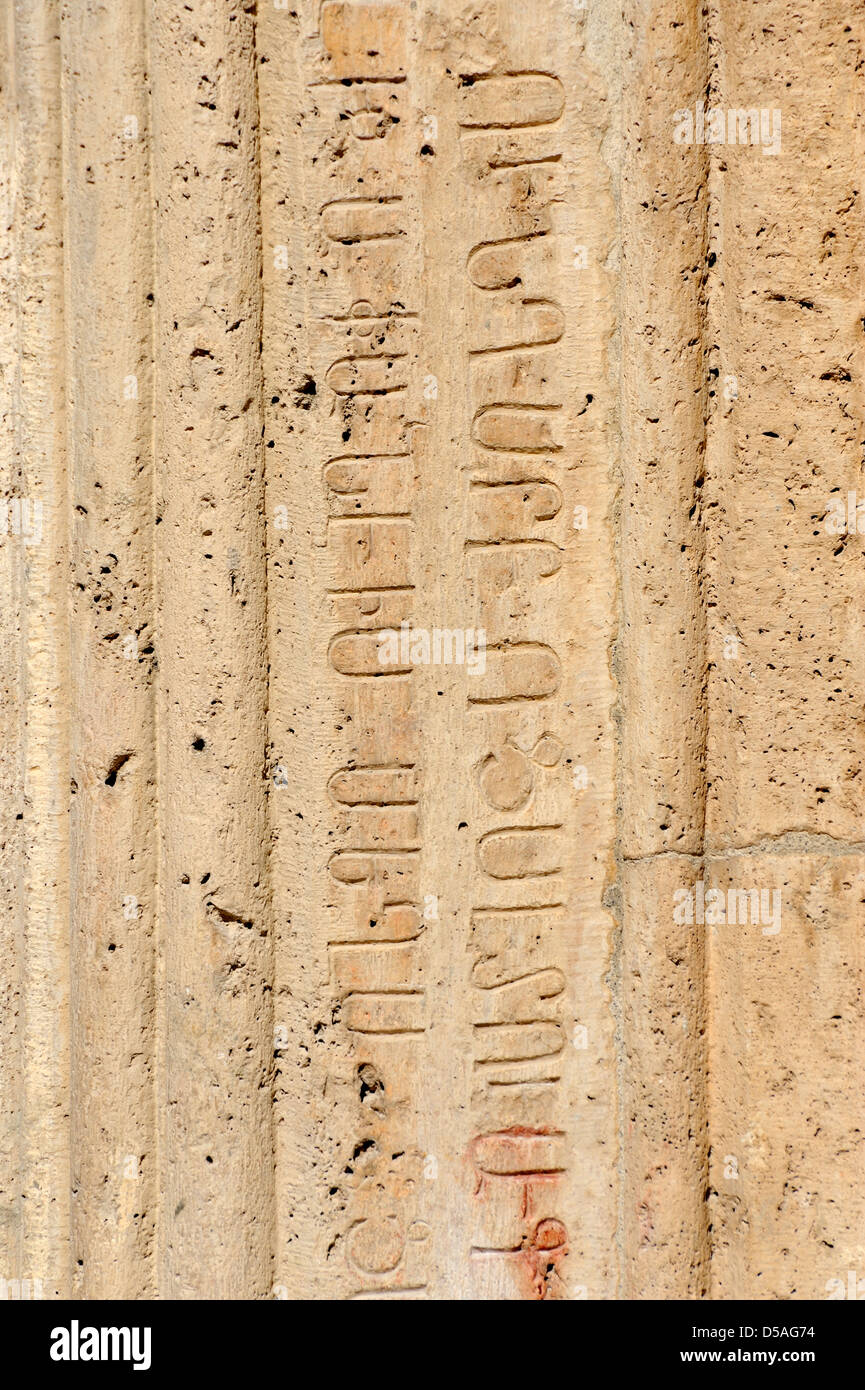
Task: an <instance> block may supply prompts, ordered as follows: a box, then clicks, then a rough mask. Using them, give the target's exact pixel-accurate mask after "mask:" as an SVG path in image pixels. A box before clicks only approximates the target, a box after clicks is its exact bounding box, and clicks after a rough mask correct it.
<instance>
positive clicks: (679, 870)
mask: <svg viewBox="0 0 865 1390" xmlns="http://www.w3.org/2000/svg"><path fill="white" fill-rule="evenodd" d="M675 10H676V19H677V24H676V25H675V26H673V25H671V23H670V6H669V4H666V3H664V4H660V3H652V4H649V5H644V4H634V5H628V6H626V10H625V19H626V27H625V30H624V34H625V41H624V48H623V55H624V67H623V84H622V86H623V95H622V103H623V130H624V137H625V139H624V152H623V164H622V170H623V172H622V184H621V188H622V243H623V269H622V275H623V284H622V291H621V305H622V313H621V321H622V379H621V391H622V399H621V411H622V457H623V488H622V496H621V520H620V561H621V579H622V595H623V601H622V631H621V636H620V641H619V647H618V657H619V663H618V669H619V677H620V700H621V706H620V727H621V744H620V753H621V778H620V838H619V854H620V861H619V863H620V876H621V886H622V893H621V903H622V914H623V915H622V950H621V996H622V1011H623V1019H622V1028H623V1047H624V1057H623V1059H622V1077H623V1097H622V1102H623V1108H624V1115H623V1138H622V1142H623V1189H624V1191H623V1224H624V1231H623V1252H624V1257H625V1277H624V1287H623V1292H624V1293H625V1296H626V1297H698V1296H700V1295H701V1294H702V1293H703V1292H705V1288H706V1284H707V1278H708V1274H707V1268H708V1258H709V1256H708V1248H709V1236H708V1225H707V1217H706V1207H705V1201H704V1194H705V1188H706V1169H707V1159H708V1110H707V1097H706V1081H705V1049H706V1038H705V1032H706V965H705V950H704V943H703V941H702V938H701V936H700V935H695V934H694V932H693V930H692V929H691V930H689V929H688V928H687V927H686V926H684V925H681V924H678V923H676V921H675V919H674V901H675V898H674V895H675V893H676V890H677V889H678V888H679V887H680V886H682V885H684V883H685V881H686V880H685V877H684V874H685V870H684V868H683V867H682V865H681V864H680V863H679V861H677V860H676V859H675V858H674V859H672V860H670V859H663V860H656V861H654V862H649V863H648V864H641V865H633V864H627V863H625V862H624V859H625V858H631V857H633V856H653V855H657V854H660V853H662V852H664V851H669V850H674V851H679V852H681V853H683V854H701V853H702V849H703V827H704V821H705V802H706V783H705V740H706V703H705V680H706V675H705V672H706V659H707V658H706V650H705V613H704V601H703V585H704V539H703V517H702V502H701V498H702V492H703V487H704V482H705V450H706V420H707V405H708V397H707V391H708V387H707V366H708V351H709V342H708V339H707V325H706V286H705V275H706V259H707V253H708V234H709V233H708V189H707V177H708V162H707V159H706V152H705V150H704V149H703V147H702V146H700V145H696V146H695V145H694V144H693V143H692V144H690V145H689V144H682V143H675V142H674V139H673V134H674V129H675V125H676V113H677V111H679V112H680V111H681V110H682V109H691V110H693V108H694V105H695V103H696V101H697V100H701V99H703V98H704V95H705V92H706V86H707V78H708V63H707V42H708V39H707V33H706V27H705V18H704V15H703V12H702V7H701V6H700V5H699V4H698V3H696V0H681V3H678V4H677V5H676V6H675ZM671 503H672V506H671Z"/></svg>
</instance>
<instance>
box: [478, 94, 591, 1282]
mask: <svg viewBox="0 0 865 1390" xmlns="http://www.w3.org/2000/svg"><path fill="white" fill-rule="evenodd" d="M460 98H461V104H460V108H459V116H458V119H459V126H460V146H461V154H462V158H463V167H464V170H465V173H466V182H467V186H468V187H470V188H471V189H472V196H474V197H476V198H479V200H480V201H481V207H482V216H483V225H484V227H485V228H488V231H486V234H485V235H484V237H483V239H482V240H479V241H478V242H477V244H476V245H474V246H473V248H472V249H471V251H470V254H469V256H468V259H467V263H466V267H465V275H466V280H467V284H466V287H465V293H466V295H467V297H468V306H469V314H468V323H469V346H468V367H467V370H468V373H469V380H470V388H471V401H470V411H471V414H470V419H469V421H468V433H469V437H470V449H471V483H470V493H469V501H470V508H469V518H470V520H469V526H470V531H469V534H468V535H467V538H466V544H465V572H466V580H467V584H468V585H469V588H470V591H471V593H472V594H473V595H474V597H475V601H476V605H477V609H478V612H477V614H476V618H475V620H476V621H477V623H478V625H479V626H482V627H483V628H484V629H485V630H486V633H487V643H488V647H487V671H486V674H485V677H484V678H483V679H482V680H478V681H475V682H473V683H472V684H470V686H469V688H468V693H467V703H468V712H467V717H468V718H469V720H470V721H472V728H471V743H472V747H473V748H477V749H479V750H480V751H481V756H480V758H479V760H478V762H477V764H476V767H475V776H476V777H477V781H478V788H479V792H480V797H481V805H482V807H483V811H482V824H481V826H480V827H479V833H478V835H477V839H476V844H475V856H476V866H475V874H474V877H473V885H474V893H475V901H474V902H473V904H472V912H471V921H470V942H469V946H470V952H469V959H470V962H471V965H470V997H471V1035H472V1098H471V1101H472V1113H473V1123H474V1126H475V1138H474V1139H473V1141H472V1144H471V1150H470V1158H471V1168H472V1180H473V1183H474V1199H473V1204H472V1232H471V1252H470V1258H471V1261H472V1266H473V1276H474V1288H475V1291H476V1295H477V1296H480V1297H487V1298H489V1297H493V1298H495V1297H511V1298H513V1297H522V1298H530V1299H531V1298H534V1299H550V1298H561V1297H567V1296H568V1294H567V1289H566V1285H565V1281H564V1277H563V1265H564V1262H565V1258H566V1255H567V1252H568V1231H567V1229H566V1226H565V1223H564V1221H563V1220H562V1218H561V1211H560V1184H561V1180H562V1176H563V1173H564V1171H565V1166H566V1162H565V1153H566V1151H567V1144H566V1135H565V1132H564V1131H565V1125H566V1121H567V1116H566V1115H565V1114H564V1113H563V1111H564V1103H563V1097H562V1087H561V1085H560V1082H561V1078H562V1071H563V1064H564V1058H565V1055H566V1043H567V1039H566V1033H565V1023H564V1006H565V990H566V978H565V973H564V970H563V968H562V965H563V960H562V951H561V943H562V933H563V931H564V930H565V923H566V910H567V902H566V875H565V873H564V859H563V834H564V830H565V821H566V819H567V807H568V804H569V801H570V786H569V781H568V778H567V776H566V774H565V772H564V754H565V747H564V733H563V716H564V710H563V707H562V695H561V693H560V684H561V654H560V651H559V650H557V643H556V636H557V628H556V622H557V613H558V612H559V611H560V609H559V608H558V607H557V604H560V603H561V592H560V591H559V590H558V586H559V584H560V582H561V576H562V561H563V546H564V536H565V533H564V526H565V520H564V507H563V478H564V476H565V471H566V469H567V468H568V466H569V461H568V457H567V455H568V449H567V441H566V430H565V425H564V422H563V412H564V405H565V395H564V389H563V384H562V382H561V380H560V362H559V349H558V348H557V345H558V344H559V342H560V340H561V338H562V335H563V332H564V328H565V319H564V313H563V310H562V307H561V305H560V304H559V303H558V301H557V299H556V295H555V284H556V275H557V270H556V252H555V241H556V236H555V231H554V226H553V222H552V219H551V207H552V204H553V203H554V201H555V200H556V199H557V197H560V196H561V193H560V190H559V188H558V186H557V180H559V179H560V178H561V175H560V171H559V161H560V159H561V155H562V146H561V140H562V132H561V117H562V113H563V111H564V90H563V86H562V83H561V82H560V81H559V79H558V78H557V77H556V76H555V75H554V74H550V73H543V72H533V71H530V72H520V71H517V70H515V69H514V68H512V69H510V70H508V71H493V72H490V73H483V74H479V75H476V74H471V73H468V74H464V75H463V77H462V79H461V86H460ZM478 190H480V191H479V192H478Z"/></svg>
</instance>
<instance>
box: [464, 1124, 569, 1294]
mask: <svg viewBox="0 0 865 1390" xmlns="http://www.w3.org/2000/svg"><path fill="white" fill-rule="evenodd" d="M558 1137H564V1136H563V1133H562V1131H561V1130H557V1129H552V1128H550V1127H543V1128H535V1129H532V1128H529V1126H527V1125H512V1126H510V1128H508V1129H501V1130H496V1131H494V1132H492V1133H487V1134H479V1135H476V1136H475V1138H474V1139H473V1140H472V1141H471V1143H470V1145H469V1148H468V1155H467V1156H468V1159H469V1162H470V1163H471V1165H472V1168H473V1170H474V1174H475V1189H474V1195H475V1197H476V1198H477V1199H478V1200H480V1201H487V1200H489V1199H490V1198H491V1197H493V1196H494V1195H495V1194H496V1193H501V1192H503V1191H507V1192H509V1193H510V1194H512V1195H511V1200H512V1201H513V1200H514V1199H515V1201H516V1203H517V1204H518V1205H517V1207H516V1210H515V1212H514V1216H515V1218H516V1219H518V1221H519V1223H520V1226H521V1228H522V1229H521V1233H520V1236H519V1241H518V1244H516V1245H515V1246H512V1247H510V1248H505V1249H502V1250H497V1251H495V1252H492V1251H488V1252H487V1254H492V1253H495V1254H500V1255H501V1256H502V1257H504V1258H506V1259H509V1260H511V1261H512V1262H513V1263H514V1264H515V1266H516V1269H515V1273H516V1276H517V1278H518V1280H519V1284H520V1287H521V1290H522V1291H523V1297H524V1298H526V1299H528V1300H532V1301H534V1302H543V1301H546V1300H550V1299H559V1298H566V1297H567V1290H566V1288H565V1284H564V1281H563V1279H562V1277H561V1273H560V1266H561V1264H562V1262H563V1260H564V1258H565V1256H566V1255H567V1253H568V1233H567V1229H566V1227H565V1224H564V1222H563V1221H560V1220H559V1219H558V1218H557V1217H553V1216H545V1217H543V1218H542V1219H541V1220H536V1219H535V1215H534V1209H535V1206H536V1203H537V1201H538V1189H541V1190H543V1192H544V1194H545V1198H546V1201H545V1203H544V1206H545V1207H546V1210H547V1211H549V1209H550V1205H551V1202H550V1187H551V1185H553V1184H557V1183H559V1182H560V1180H561V1176H562V1170H561V1169H560V1168H552V1167H551V1168H548V1169H544V1168H520V1167H519V1161H520V1158H521V1157H525V1158H528V1155H521V1153H520V1145H521V1141H525V1140H533V1139H554V1138H558ZM485 1144H486V1145H491V1146H493V1152H492V1154H491V1155H490V1157H494V1156H495V1148H496V1147H498V1149H499V1153H501V1152H502V1151H503V1152H504V1153H505V1154H511V1155H512V1156H513V1159H514V1169H513V1171H512V1172H508V1171H505V1172H496V1171H495V1170H492V1169H490V1168H485V1167H484V1166H483V1161H482V1158H483V1154H482V1149H481V1146H482V1145H485ZM529 1147H530V1146H529ZM534 1157H535V1158H537V1157H538V1155H534ZM551 1157H552V1155H551ZM500 1183H501V1184H504V1187H503V1188H502V1187H499V1186H498V1184H500ZM515 1183H516V1184H517V1187H518V1189H519V1190H518V1192H517V1193H514V1184H515Z"/></svg>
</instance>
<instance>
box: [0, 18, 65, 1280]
mask: <svg viewBox="0 0 865 1390" xmlns="http://www.w3.org/2000/svg"><path fill="white" fill-rule="evenodd" d="M6 23H7V28H6V35H7V40H8V50H7V64H8V70H9V74H10V75H11V76H12V81H13V95H12V100H11V107H12V110H13V117H12V125H13V130H14V137H13V138H14V156H13V166H12V182H13V189H14V192H13V216H14V222H15V229H14V232H13V243H14V254H15V265H16V273H17V302H16V304H15V316H16V333H17V344H16V347H17V375H16V381H15V389H14V392H13V400H12V404H11V410H12V412H13V413H14V414H15V415H17V419H16V420H15V423H14V426H13V429H14V433H15V437H16V438H15V449H16V453H15V459H14V463H13V466H12V470H11V475H12V476H11V479H10V481H11V488H10V491H11V494H12V496H11V499H10V498H9V497H7V498H5V499H4V503H5V505H6V507H7V512H6V519H7V526H8V532H7V534H6V536H5V537H4V546H6V547H11V548H15V549H16V550H17V552H18V554H17V556H16V559H15V560H14V561H13V568H14V569H16V570H17V572H18V573H19V574H20V579H21V588H20V598H21V604H20V628H19V642H20V646H19V651H20V653H21V656H20V666H19V671H20V680H21V687H20V688H21V720H22V724H21V748H22V763H23V772H22V778H23V787H22V791H23V795H22V796H21V800H20V801H19V803H18V810H17V811H16V813H15V815H16V820H17V817H18V816H20V817H21V821H22V826H21V839H20V853H21V858H20V880H19V882H18V885H17V886H18V888H19V895H18V903H17V907H18V916H17V921H18V946H19V951H20V955H19V963H20V964H19V969H20V974H19V981H20V996H19V1000H18V1009H19V1011H18V1047H19V1052H18V1059H19V1062H20V1067H16V1068H15V1070H14V1071H13V1075H12V1077H11V1078H10V1080H11V1083H12V1085H13V1087H14V1090H15V1093H16V1112H17V1113H16V1122H17V1132H18V1145H19V1147H18V1172H17V1175H16V1184H15V1189H16V1192H17V1193H21V1194H24V1197H25V1198H26V1200H24V1199H23V1198H16V1199H15V1201H14V1202H13V1203H12V1206H11V1216H10V1222H11V1226H12V1232H11V1239H10V1249H12V1250H14V1251H15V1252H16V1254H15V1255H14V1256H13V1269H14V1270H15V1277H18V1278H20V1279H27V1280H31V1281H33V1280H39V1281H41V1290H42V1293H43V1296H45V1297H62V1296H65V1295H68V1293H69V1289H70V1279H69V1259H70V1256H69V1191H70V1184H69V1111H68V1103H69V1093H68V1079H69V1033H68V1027H69V943H68V931H67V928H68V838H67V821H66V812H67V809H68V720H67V717H66V715H65V713H64V707H65V692H66V681H67V657H68V654H67V638H68V633H67V612H66V605H67V591H66V578H67V574H66V564H67V536H66V463H65V418H64V410H63V258H62V192H61V179H62V171H61V132H60V105H61V91H60V66H59V42H58V40H59V32H58V26H59V16H58V5H57V4H56V3H54V0H34V3H33V4H31V5H27V6H25V5H18V6H15V7H14V8H13V7H9V9H8V11H7V21H6ZM13 70H14V73H13Z"/></svg>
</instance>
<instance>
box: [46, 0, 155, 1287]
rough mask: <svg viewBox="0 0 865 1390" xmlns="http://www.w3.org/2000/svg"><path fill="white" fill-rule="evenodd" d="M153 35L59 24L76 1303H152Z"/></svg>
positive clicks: (122, 25) (79, 21)
mask: <svg viewBox="0 0 865 1390" xmlns="http://www.w3.org/2000/svg"><path fill="white" fill-rule="evenodd" d="M143 18H144V14H143V0H123V3H122V4H120V5H119V6H111V7H108V8H106V7H104V6H102V5H99V4H95V3H92V0H86V3H82V4H81V5H80V6H77V7H74V8H68V9H66V10H65V11H64V13H63V16H62V21H61V49H62V60H63V75H64V92H63V102H62V107H63V120H64V177H65V187H66V190H67V194H68V196H67V200H66V216H65V234H64V248H65V256H66V264H67V268H68V269H67V280H66V284H67V295H66V343H67V358H66V381H67V408H68V414H67V420H68V427H69V447H68V452H69V485H70V511H69V516H70V532H71V574H70V593H71V635H70V649H71V650H70V680H71V710H72V721H71V769H70V770H71V791H72V799H71V812H70V826H71V854H70V872H71V905H70V910H71V951H72V970H71V990H72V993H71V999H72V1040H71V1045H72V1064H71V1088H70V1095H71V1131H72V1165H73V1167H72V1173H73V1179H72V1183H73V1194H74V1198H73V1212H72V1235H73V1244H74V1249H73V1257H74V1264H73V1276H74V1277H73V1291H74V1296H76V1297H84V1298H126V1299H135V1298H142V1297H148V1296H150V1295H152V1293H153V1292H154V1281H153V1274H154V1271H153V1259H152V1245H153V1234H154V1208H155V1202H154V1196H155V1186H156V1171H155V1152H154V1137H155V1136H154V1129H155V1125H154V1118H155V1117H154V1090H153V1088H154V1074H153V1068H154V1056H153V1028H154V983H155V981H154V947H153V914H154V907H155V903H154V899H153V893H154V869H155V834H154V826H153V813H154V810H155V806H154V801H155V788H154V781H155V777H154V772H155V769H154V752H155V748H154V723H153V666H154V648H153V611H152V582H151V563H152V546H153V526H152V472H151V453H150V445H151V435H152V383H151V356H152V346H151V319H152V313H153V310H152V307H151V306H152V302H153V294H152V284H151V274H152V263H151V214H150V190H149V186H148V163H149V155H148V145H149V135H150V132H149V121H148V119H147V101H146V85H145V72H144V67H143V62H144V33H143ZM108 52H110V53H111V54H112V55H113V58H112V63H111V65H110V67H109V69H108V70H107V71H106V67H105V54H106V53H108ZM97 93H98V96H97Z"/></svg>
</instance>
